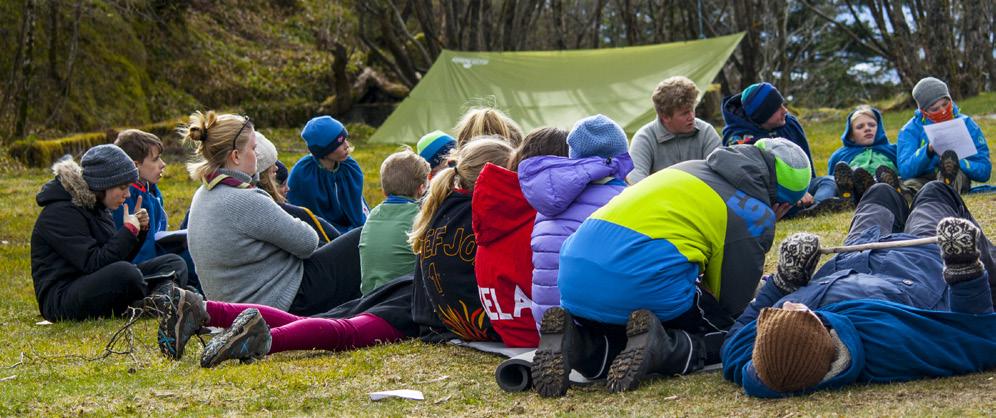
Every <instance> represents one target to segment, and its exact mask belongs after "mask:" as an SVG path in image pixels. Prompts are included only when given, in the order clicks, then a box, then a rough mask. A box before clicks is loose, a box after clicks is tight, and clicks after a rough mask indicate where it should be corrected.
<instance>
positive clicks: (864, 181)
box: [854, 168, 875, 204]
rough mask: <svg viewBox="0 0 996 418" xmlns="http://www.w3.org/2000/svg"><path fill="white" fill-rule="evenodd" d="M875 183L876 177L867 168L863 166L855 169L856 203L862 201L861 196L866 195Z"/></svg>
mask: <svg viewBox="0 0 996 418" xmlns="http://www.w3.org/2000/svg"><path fill="white" fill-rule="evenodd" d="M874 185H875V177H873V176H872V175H871V173H869V172H868V171H867V170H865V169H863V168H858V169H856V170H854V203H855V204H857V203H858V202H860V201H861V197H862V196H864V195H865V192H867V191H868V189H871V188H872V186H874Z"/></svg>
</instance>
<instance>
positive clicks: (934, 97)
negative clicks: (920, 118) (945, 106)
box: [913, 77, 951, 109]
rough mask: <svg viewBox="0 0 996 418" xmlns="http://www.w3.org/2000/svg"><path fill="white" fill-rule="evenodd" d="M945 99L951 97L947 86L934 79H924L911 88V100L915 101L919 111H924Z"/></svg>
mask: <svg viewBox="0 0 996 418" xmlns="http://www.w3.org/2000/svg"><path fill="white" fill-rule="evenodd" d="M945 97H948V98H950V97H951V93H950V92H948V85H947V84H944V82H943V81H941V80H938V79H936V78H934V77H927V78H924V79H922V80H920V81H919V82H917V83H916V85H915V86H913V100H916V106H917V107H919V108H921V109H926V108H928V107H930V105H932V104H934V102H936V101H938V100H940V99H943V98H945Z"/></svg>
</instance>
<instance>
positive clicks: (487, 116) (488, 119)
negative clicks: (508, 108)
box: [453, 107, 522, 148]
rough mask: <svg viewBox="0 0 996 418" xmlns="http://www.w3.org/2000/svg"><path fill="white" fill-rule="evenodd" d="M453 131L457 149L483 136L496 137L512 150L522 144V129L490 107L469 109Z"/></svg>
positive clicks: (503, 114)
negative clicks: (455, 134)
mask: <svg viewBox="0 0 996 418" xmlns="http://www.w3.org/2000/svg"><path fill="white" fill-rule="evenodd" d="M453 130H454V131H456V133H457V145H456V146H457V148H460V147H462V146H464V145H465V144H467V143H468V142H470V141H471V140H472V139H474V138H477V137H479V136H485V135H498V136H500V137H501V138H502V139H504V140H505V141H507V142H508V143H509V144H511V145H512V147H513V148H515V147H518V146H519V144H521V143H522V128H520V127H519V124H517V123H515V121H513V120H512V119H510V118H509V117H508V116H507V115H505V113H502V111H500V110H498V109H495V108H492V107H472V108H470V110H468V111H467V113H464V114H463V117H462V118H460V122H457V125H456V127H455V128H453Z"/></svg>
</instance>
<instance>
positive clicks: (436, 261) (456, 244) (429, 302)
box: [409, 136, 512, 341]
mask: <svg viewBox="0 0 996 418" xmlns="http://www.w3.org/2000/svg"><path fill="white" fill-rule="evenodd" d="M511 153H512V147H511V146H509V144H508V142H507V141H506V140H505V139H504V138H500V137H495V136H489V137H481V138H474V139H473V141H470V142H468V143H467V144H466V145H464V146H463V147H461V148H460V149H459V150H457V151H455V154H454V155H453V156H452V157H451V160H452V161H453V162H452V163H451V164H452V165H451V166H450V167H448V168H446V169H444V170H442V171H440V172H439V173H438V174H436V176H435V177H433V178H432V182H431V183H430V185H429V192H428V193H427V194H426V197H425V201H424V202H423V203H422V209H421V210H420V211H419V214H418V215H417V216H416V217H415V222H414V225H413V226H412V234H411V236H410V239H409V242H410V243H411V244H412V249H413V250H414V251H415V254H416V255H417V256H418V262H417V263H416V264H415V283H414V286H415V292H414V295H413V300H412V316H413V319H414V320H415V322H416V323H418V324H419V325H421V326H422V328H423V335H424V336H425V338H426V339H429V340H432V341H443V340H448V339H451V338H454V337H456V338H459V339H461V340H464V341H500V338H499V337H498V334H496V333H495V331H494V329H492V327H491V323H490V322H489V320H488V316H487V313H486V312H485V311H484V308H483V307H482V305H481V298H480V296H479V294H478V290H477V279H476V277H475V276H474V257H475V254H476V252H477V243H476V239H475V237H474V230H473V227H472V225H471V196H472V194H473V191H474V184H475V183H476V182H477V177H478V176H479V175H480V173H481V170H483V169H484V165H485V164H487V163H493V164H498V165H502V166H504V165H506V164H507V163H508V159H509V156H510V155H511Z"/></svg>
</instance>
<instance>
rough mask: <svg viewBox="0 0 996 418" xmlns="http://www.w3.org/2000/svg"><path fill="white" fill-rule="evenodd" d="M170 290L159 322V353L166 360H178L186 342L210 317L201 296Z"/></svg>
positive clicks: (180, 290) (176, 288)
mask: <svg viewBox="0 0 996 418" xmlns="http://www.w3.org/2000/svg"><path fill="white" fill-rule="evenodd" d="M170 290H171V292H170V296H169V298H168V299H167V301H166V303H165V304H164V306H163V308H162V311H161V312H163V314H162V316H161V317H160V320H159V334H158V336H159V338H158V340H159V351H160V352H162V353H163V355H164V356H166V358H169V359H172V360H179V359H180V358H181V357H183V349H184V347H186V345H187V341H190V337H192V336H193V335H194V334H197V333H198V332H199V331H200V330H201V328H202V327H204V326H205V325H207V323H208V321H209V320H210V317H209V316H208V313H207V310H206V309H205V307H204V298H203V297H201V295H199V294H197V293H195V292H191V291H188V290H184V289H180V288H178V287H172V288H171V289H170Z"/></svg>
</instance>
